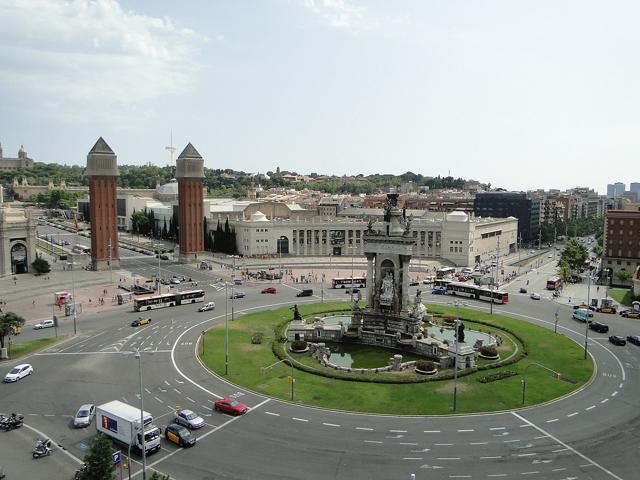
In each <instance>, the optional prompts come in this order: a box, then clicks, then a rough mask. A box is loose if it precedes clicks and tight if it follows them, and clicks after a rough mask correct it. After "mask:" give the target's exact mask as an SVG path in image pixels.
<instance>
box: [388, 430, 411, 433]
mask: <svg viewBox="0 0 640 480" xmlns="http://www.w3.org/2000/svg"><path fill="white" fill-rule="evenodd" d="M389 433H407V431H406V430H389Z"/></svg>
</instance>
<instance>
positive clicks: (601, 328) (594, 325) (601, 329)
mask: <svg viewBox="0 0 640 480" xmlns="http://www.w3.org/2000/svg"><path fill="white" fill-rule="evenodd" d="M589 328H590V329H591V330H595V331H596V332H598V333H607V332H608V331H609V326H608V325H606V324H604V323H602V322H591V323H590V324H589Z"/></svg>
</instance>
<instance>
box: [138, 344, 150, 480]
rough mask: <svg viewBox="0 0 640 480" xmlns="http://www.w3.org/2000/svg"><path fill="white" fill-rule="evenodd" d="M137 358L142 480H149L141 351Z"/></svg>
mask: <svg viewBox="0 0 640 480" xmlns="http://www.w3.org/2000/svg"><path fill="white" fill-rule="evenodd" d="M136 358H137V359H138V372H139V374H140V437H141V439H142V480H146V479H147V452H146V448H145V441H144V440H145V439H144V398H143V395H144V391H143V390H142V355H140V350H139V349H138V350H137V351H136Z"/></svg>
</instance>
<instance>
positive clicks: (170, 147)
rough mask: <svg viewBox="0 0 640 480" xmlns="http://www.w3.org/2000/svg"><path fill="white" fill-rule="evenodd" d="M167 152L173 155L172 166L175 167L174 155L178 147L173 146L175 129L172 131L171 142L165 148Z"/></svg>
mask: <svg viewBox="0 0 640 480" xmlns="http://www.w3.org/2000/svg"><path fill="white" fill-rule="evenodd" d="M164 149H165V150H169V152H170V153H171V166H173V153H174V152H175V151H176V147H174V146H173V129H172V130H171V141H170V144H169V146H168V147H164Z"/></svg>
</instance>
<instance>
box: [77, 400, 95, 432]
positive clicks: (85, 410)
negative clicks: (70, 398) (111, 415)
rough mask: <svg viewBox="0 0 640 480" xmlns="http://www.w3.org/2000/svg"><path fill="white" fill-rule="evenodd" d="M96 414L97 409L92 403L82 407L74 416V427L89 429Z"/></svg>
mask: <svg viewBox="0 0 640 480" xmlns="http://www.w3.org/2000/svg"><path fill="white" fill-rule="evenodd" d="M95 414H96V407H95V405H93V404H91V403H87V404H85V405H82V406H81V407H80V408H79V409H78V412H77V413H76V414H75V415H74V416H73V426H74V427H75V428H82V427H88V426H89V425H91V420H92V419H93V417H94V416H95Z"/></svg>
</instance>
